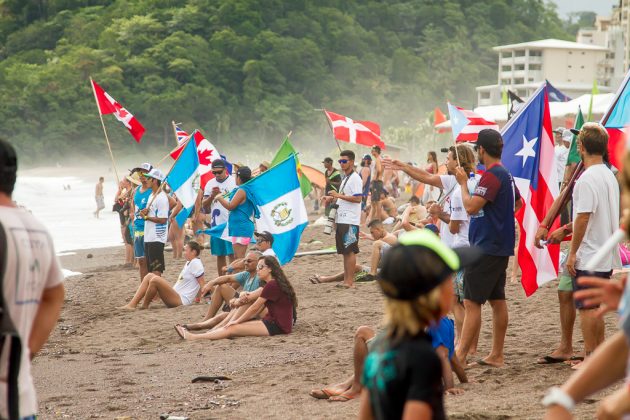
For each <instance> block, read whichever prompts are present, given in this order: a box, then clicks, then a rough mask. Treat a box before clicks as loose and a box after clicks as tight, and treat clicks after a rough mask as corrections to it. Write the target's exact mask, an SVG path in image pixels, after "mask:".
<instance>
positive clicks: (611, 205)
mask: <svg viewBox="0 0 630 420" xmlns="http://www.w3.org/2000/svg"><path fill="white" fill-rule="evenodd" d="M579 213H590V214H591V216H590V218H589V219H588V225H587V226H586V232H584V238H583V239H582V243H581V244H580V247H579V248H578V250H577V255H576V257H577V258H576V262H575V268H577V269H580V270H581V269H583V268H584V267H585V265H586V264H587V263H588V262H589V261H590V259H591V258H592V257H593V256H594V255H595V254H596V253H597V251H598V250H599V249H600V248H601V247H602V245H604V243H605V242H606V240H607V239H608V238H610V237H611V236H612V234H613V233H614V232H615V231H616V230H617V229H618V228H619V184H618V183H617V180H616V179H615V176H614V175H613V173H612V172H611V170H610V169H608V167H607V166H606V165H604V164H599V165H593V166H590V167H588V168H587V169H586V170H585V171H584V173H583V174H582V175H581V176H580V177H579V178H578V180H577V181H576V182H575V187H574V188H573V220H575V218H576V217H577V215H578V214H579ZM620 267H621V258H620V257H619V251H618V249H617V247H615V249H614V250H613V251H612V252H611V253H610V256H609V257H608V258H606V259H604V261H602V262H601V263H600V264H599V265H598V266H596V267H594V269H593V270H594V271H602V272H605V271H610V270H611V269H615V268H620Z"/></svg>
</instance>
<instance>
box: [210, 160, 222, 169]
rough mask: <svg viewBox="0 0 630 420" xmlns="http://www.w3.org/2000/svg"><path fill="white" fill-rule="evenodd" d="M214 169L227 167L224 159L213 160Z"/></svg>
mask: <svg viewBox="0 0 630 420" xmlns="http://www.w3.org/2000/svg"><path fill="white" fill-rule="evenodd" d="M212 169H225V161H224V160H223V159H215V160H213V161H212Z"/></svg>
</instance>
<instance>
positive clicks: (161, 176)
mask: <svg viewBox="0 0 630 420" xmlns="http://www.w3.org/2000/svg"><path fill="white" fill-rule="evenodd" d="M144 176H146V177H147V178H153V179H157V180H158V181H160V182H161V181H164V174H163V173H162V171H160V170H159V169H158V168H153V169H151V171H150V172H149V173H148V174H144Z"/></svg>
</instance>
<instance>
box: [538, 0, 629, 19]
mask: <svg viewBox="0 0 630 420" xmlns="http://www.w3.org/2000/svg"><path fill="white" fill-rule="evenodd" d="M549 1H550V2H551V3H556V4H557V5H558V14H559V15H560V17H561V18H565V17H566V16H567V13H571V12H581V11H588V12H591V11H592V12H595V13H597V14H598V15H605V16H610V12H611V10H612V6H613V5H615V4H618V3H619V0H549Z"/></svg>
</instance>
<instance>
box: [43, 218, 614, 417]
mask: <svg viewBox="0 0 630 420" xmlns="http://www.w3.org/2000/svg"><path fill="white" fill-rule="evenodd" d="M333 239H334V238H333V237H330V236H326V235H324V234H323V229H322V228H321V227H317V226H315V227H312V226H309V227H308V228H307V229H306V231H305V233H304V235H303V238H302V242H303V243H304V246H302V247H301V249H300V250H313V249H321V248H322V247H326V246H331V245H332V244H333ZM314 240H317V241H322V242H323V245H322V244H315V245H308V243H309V242H312V241H314ZM369 245H370V242H368V241H362V243H361V253H360V254H359V261H360V262H362V263H367V260H368V258H369V249H370V248H369ZM88 254H92V255H93V258H87V255H88ZM61 260H62V263H63V266H64V267H65V268H67V269H71V270H73V271H79V272H82V273H83V274H82V275H79V276H75V277H70V278H68V279H67V280H66V301H65V305H64V308H63V313H62V317H61V320H60V322H59V323H58V326H57V328H56V329H55V331H54V333H53V334H52V336H51V338H50V341H49V343H48V344H47V345H46V347H45V348H44V350H43V351H42V353H41V354H40V355H39V356H38V357H37V358H36V359H35V361H34V369H33V374H34V377H35V384H36V387H37V390H38V395H39V405H40V413H39V414H40V418H42V419H53V418H54V419H56V418H72V419H85V418H110V419H111V418H118V419H156V418H159V415H160V414H163V413H170V414H172V415H180V416H187V417H190V418H191V419H226V418H230V419H251V418H265V419H267V418H285V419H286V418H291V419H313V418H322V419H323V418H336V419H347V418H353V417H355V416H356V415H357V413H358V409H359V403H358V401H356V400H355V401H350V402H347V403H332V402H328V401H322V400H315V399H313V398H311V397H310V396H309V395H308V392H309V390H310V389H312V388H315V387H321V386H323V385H325V384H328V383H330V382H335V381H340V380H341V379H344V378H345V377H346V376H347V375H349V374H350V373H351V372H352V366H351V360H352V342H353V334H354V331H355V330H356V328H357V327H359V326H361V325H370V326H377V325H378V324H379V323H380V321H381V316H382V297H381V293H380V292H379V290H378V286H377V285H376V284H375V283H362V284H358V286H357V288H356V290H342V289H338V288H335V287H334V284H319V285H313V284H311V283H310V282H308V280H307V278H308V276H309V275H311V274H313V273H319V274H330V273H333V272H338V271H340V270H341V267H342V266H341V259H340V258H339V257H337V256H336V255H326V256H308V257H301V258H296V259H294V260H293V261H292V262H291V263H289V264H288V266H286V271H287V273H288V276H289V278H290V280H291V281H292V283H293V285H294V287H295V289H296V292H297V295H298V299H299V308H298V322H297V325H296V327H295V329H294V332H293V333H292V334H291V335H288V336H276V337H264V338H255V337H254V338H239V339H235V340H222V341H216V342H210V341H207V342H195V343H190V342H183V341H182V340H181V339H180V338H179V337H178V335H177V334H176V332H175V330H174V329H173V326H174V325H175V324H176V323H184V322H191V321H195V320H199V319H201V317H202V316H203V314H204V312H205V310H206V306H205V305H203V304H197V305H192V306H188V307H180V308H174V309H167V308H165V307H164V306H163V305H162V304H161V303H159V304H153V305H152V307H151V309H149V310H146V311H135V312H124V311H121V310H117V309H116V308H117V307H118V306H121V305H123V304H125V303H126V302H127V301H128V300H129V299H130V298H131V296H132V294H133V292H134V291H135V289H136V287H137V285H138V282H139V276H138V273H137V271H135V270H132V269H124V268H123V267H122V265H121V263H122V262H123V252H122V247H120V248H103V249H92V250H80V251H77V253H76V254H75V255H69V256H63V257H61ZM202 260H203V262H204V265H205V267H206V273H207V277H208V278H211V277H213V276H214V274H215V273H216V269H215V262H214V260H213V259H212V258H211V256H210V255H209V253H208V252H207V251H204V254H202ZM182 264H183V262H182V261H174V260H173V259H172V257H171V255H170V252H169V253H167V269H166V272H165V276H166V278H167V279H168V280H170V281H174V280H175V279H176V276H177V275H178V274H179V271H180V270H181V267H182ZM555 286H556V285H555V283H552V284H550V285H548V286H546V287H543V288H542V289H541V290H539V291H538V292H537V293H536V294H535V295H534V296H532V297H530V298H527V299H526V298H525V295H524V293H523V291H522V289H521V286H520V284H509V285H508V287H507V291H506V292H507V295H508V305H509V310H510V324H509V328H508V333H507V340H506V346H505V347H506V366H505V367H504V368H502V369H489V368H481V367H475V368H471V369H470V370H468V373H469V376H470V378H471V380H472V383H469V384H465V385H463V386H462V387H463V388H464V389H465V393H464V394H463V395H459V396H447V397H446V407H447V413H448V415H449V418H453V419H505V418H518V419H521V418H522V419H530V418H531V419H536V418H541V417H542V415H543V413H544V410H543V407H542V406H541V405H540V399H541V397H542V395H543V394H544V392H545V390H546V389H547V388H548V387H550V386H552V385H555V384H560V383H561V382H563V381H564V380H565V379H566V378H568V377H569V376H570V374H571V373H572V370H571V369H570V367H568V366H567V365H564V364H558V365H547V366H542V365H536V364H535V362H536V359H537V358H538V357H540V356H543V355H545V354H548V353H549V352H550V351H551V350H552V349H553V348H554V346H555V345H556V343H557V340H558V336H559V325H558V321H557V319H558V305H557V297H556V289H555ZM483 312H484V314H483V316H484V324H483V328H482V332H481V338H480V343H479V355H485V354H487V352H488V351H489V347H490V339H491V322H490V308H489V307H488V306H485V307H484V311H483ZM606 320H607V335H610V334H611V333H612V332H614V330H615V326H614V324H615V317H614V316H613V315H608V317H607V319H606ZM574 342H575V343H576V352H577V351H580V350H581V349H582V342H581V334H580V333H579V324H577V325H576V328H575V339H574ZM197 376H227V377H229V378H230V380H225V381H219V382H218V383H192V379H193V378H195V377H197ZM601 397H602V395H601V394H600V395H596V396H595V397H594V398H593V399H590V400H588V402H587V403H586V404H580V406H579V408H578V410H577V417H576V418H586V417H592V415H593V413H594V412H595V409H596V403H597V401H598V400H599V399H601Z"/></svg>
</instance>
